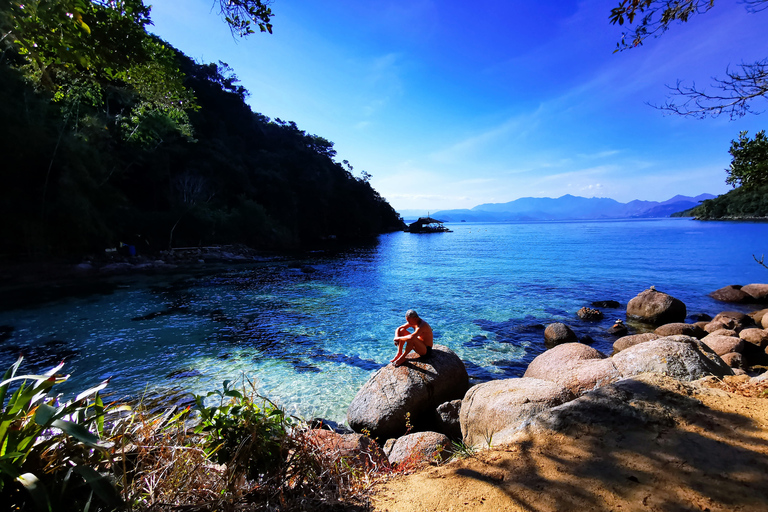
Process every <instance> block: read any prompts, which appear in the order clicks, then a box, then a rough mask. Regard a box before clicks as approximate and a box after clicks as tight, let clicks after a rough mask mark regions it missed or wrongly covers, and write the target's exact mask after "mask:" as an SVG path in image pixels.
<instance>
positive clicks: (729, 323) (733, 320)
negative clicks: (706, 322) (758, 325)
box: [712, 311, 755, 332]
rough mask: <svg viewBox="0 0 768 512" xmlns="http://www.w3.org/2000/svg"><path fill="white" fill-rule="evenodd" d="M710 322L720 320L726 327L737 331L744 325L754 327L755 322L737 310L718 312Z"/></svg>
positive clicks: (744, 326)
mask: <svg viewBox="0 0 768 512" xmlns="http://www.w3.org/2000/svg"><path fill="white" fill-rule="evenodd" d="M712 322H721V323H723V324H725V325H726V328H728V329H733V330H734V331H736V332H738V331H740V330H742V329H744V328H746V327H754V325H755V322H754V320H752V318H751V317H750V316H748V315H746V314H744V313H741V312H739V311H723V312H722V313H719V314H718V315H717V316H715V318H713V319H712Z"/></svg>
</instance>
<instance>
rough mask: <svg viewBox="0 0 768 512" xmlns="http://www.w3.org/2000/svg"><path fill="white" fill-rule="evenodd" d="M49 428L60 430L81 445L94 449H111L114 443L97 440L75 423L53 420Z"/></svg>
mask: <svg viewBox="0 0 768 512" xmlns="http://www.w3.org/2000/svg"><path fill="white" fill-rule="evenodd" d="M51 426H52V427H56V428H58V429H61V430H62V431H63V432H64V433H65V434H67V435H69V436H72V437H74V438H75V439H77V440H78V441H80V442H81V443H83V444H86V445H88V446H93V447H95V448H104V449H109V448H112V446H113V445H114V443H110V442H106V441H102V440H101V439H99V436H97V435H96V434H94V433H93V432H91V431H90V430H88V429H87V428H85V427H84V426H82V425H79V424H77V423H73V422H71V421H65V420H54V421H53V423H51Z"/></svg>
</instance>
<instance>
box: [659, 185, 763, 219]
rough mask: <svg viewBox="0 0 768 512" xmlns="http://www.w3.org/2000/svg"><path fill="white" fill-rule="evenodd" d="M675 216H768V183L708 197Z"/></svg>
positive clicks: (750, 217)
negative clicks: (711, 197)
mask: <svg viewBox="0 0 768 512" xmlns="http://www.w3.org/2000/svg"><path fill="white" fill-rule="evenodd" d="M673 217H696V218H697V219H702V220H717V219H754V218H764V217H768V185H763V186H761V187H754V188H751V189H745V188H744V187H738V188H735V189H733V190H731V191H729V192H728V193H726V194H723V195H721V196H717V197H715V198H713V199H707V200H705V201H703V202H702V203H701V204H700V205H699V206H696V207H694V208H690V209H687V210H685V211H681V212H679V213H677V214H675V215H673Z"/></svg>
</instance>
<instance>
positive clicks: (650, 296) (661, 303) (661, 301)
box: [627, 288, 686, 325]
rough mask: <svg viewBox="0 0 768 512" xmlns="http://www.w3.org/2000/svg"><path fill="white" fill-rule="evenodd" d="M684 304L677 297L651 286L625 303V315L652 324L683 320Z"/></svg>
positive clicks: (684, 313)
mask: <svg viewBox="0 0 768 512" xmlns="http://www.w3.org/2000/svg"><path fill="white" fill-rule="evenodd" d="M685 315H686V309H685V304H683V302H682V301H681V300H679V299H676V298H674V297H672V296H671V295H668V294H666V293H664V292H660V291H657V290H655V289H653V288H651V289H648V290H645V291H644V292H641V293H639V294H638V295H637V296H636V297H635V298H633V299H632V300H630V301H629V303H628V304H627V317H628V318H631V319H633V320H637V321H639V322H644V323H647V324H652V325H663V324H668V323H672V322H682V321H683V320H685Z"/></svg>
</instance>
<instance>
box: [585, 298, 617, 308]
mask: <svg viewBox="0 0 768 512" xmlns="http://www.w3.org/2000/svg"><path fill="white" fill-rule="evenodd" d="M592 306H593V307H596V308H608V309H616V308H620V307H621V304H619V302H617V301H615V300H598V301H595V302H593V303H592Z"/></svg>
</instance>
